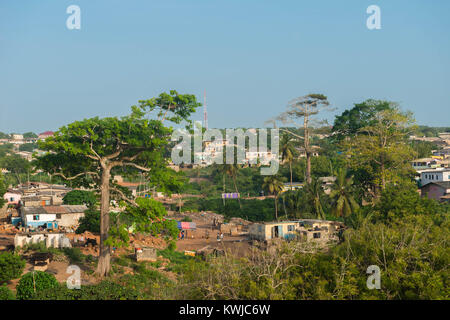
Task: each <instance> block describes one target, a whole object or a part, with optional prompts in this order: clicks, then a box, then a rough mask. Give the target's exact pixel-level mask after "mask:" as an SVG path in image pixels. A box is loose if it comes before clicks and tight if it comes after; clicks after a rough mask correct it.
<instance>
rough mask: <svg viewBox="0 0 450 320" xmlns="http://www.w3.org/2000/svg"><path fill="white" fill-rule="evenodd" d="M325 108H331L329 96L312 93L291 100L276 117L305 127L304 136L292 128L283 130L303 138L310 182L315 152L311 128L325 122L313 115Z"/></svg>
mask: <svg viewBox="0 0 450 320" xmlns="http://www.w3.org/2000/svg"><path fill="white" fill-rule="evenodd" d="M325 110H331V108H330V103H329V102H328V98H327V97H326V96H325V95H323V94H316V93H312V94H308V95H306V96H302V97H298V98H295V99H293V100H291V101H290V102H289V104H288V107H287V110H286V111H285V112H283V113H281V114H280V115H279V116H278V117H277V118H276V119H275V121H277V120H278V121H281V122H283V123H285V124H293V125H295V126H296V127H302V128H303V137H302V136H300V135H298V134H296V133H294V132H292V130H288V129H281V130H282V131H284V132H287V133H289V134H291V135H293V136H294V137H296V138H299V139H302V140H303V142H304V143H303V147H304V149H305V153H306V177H305V178H306V179H305V180H306V181H307V182H308V183H310V182H311V157H312V152H313V150H312V149H311V128H312V127H314V126H317V125H318V124H323V121H322V122H321V121H317V120H316V119H314V118H313V117H314V116H316V115H317V114H319V113H320V112H322V111H325ZM299 119H303V123H297V121H298V120H299Z"/></svg>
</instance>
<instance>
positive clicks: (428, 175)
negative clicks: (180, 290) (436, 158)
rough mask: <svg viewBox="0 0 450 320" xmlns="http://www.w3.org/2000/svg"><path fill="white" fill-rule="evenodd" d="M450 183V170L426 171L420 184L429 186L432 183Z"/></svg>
mask: <svg viewBox="0 0 450 320" xmlns="http://www.w3.org/2000/svg"><path fill="white" fill-rule="evenodd" d="M444 181H450V169H441V170H438V169H437V170H426V171H422V172H421V174H420V184H421V185H422V186H424V185H427V184H428V183H430V182H444Z"/></svg>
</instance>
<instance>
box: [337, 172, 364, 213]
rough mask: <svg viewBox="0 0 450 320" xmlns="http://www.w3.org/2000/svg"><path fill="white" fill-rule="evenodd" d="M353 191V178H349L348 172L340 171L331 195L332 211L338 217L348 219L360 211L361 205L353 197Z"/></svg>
mask: <svg viewBox="0 0 450 320" xmlns="http://www.w3.org/2000/svg"><path fill="white" fill-rule="evenodd" d="M353 189H354V186H353V177H348V178H347V171H346V170H343V169H340V170H339V171H338V174H337V177H336V181H335V183H334V184H333V187H332V191H331V193H330V198H331V200H332V211H333V213H334V215H335V216H336V217H346V216H349V215H350V214H352V213H354V212H356V211H358V210H359V204H358V203H357V202H356V200H355V199H354V198H353V195H352V193H353Z"/></svg>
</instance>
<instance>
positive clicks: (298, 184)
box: [281, 181, 305, 192]
mask: <svg viewBox="0 0 450 320" xmlns="http://www.w3.org/2000/svg"><path fill="white" fill-rule="evenodd" d="M304 185H305V184H304V183H302V182H294V181H292V186H291V183H290V182H284V183H283V190H282V191H281V192H286V191H289V190H291V189H292V190H298V189H302V188H303V187H304ZM291 187H292V188H291Z"/></svg>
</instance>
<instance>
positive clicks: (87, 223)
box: [76, 209, 100, 234]
mask: <svg viewBox="0 0 450 320" xmlns="http://www.w3.org/2000/svg"><path fill="white" fill-rule="evenodd" d="M79 222H80V225H79V226H78V228H77V230H76V233H78V234H80V233H83V232H85V231H90V232H93V233H100V211H98V210H94V209H88V210H86V211H85V213H84V217H82V218H80V220H79Z"/></svg>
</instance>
